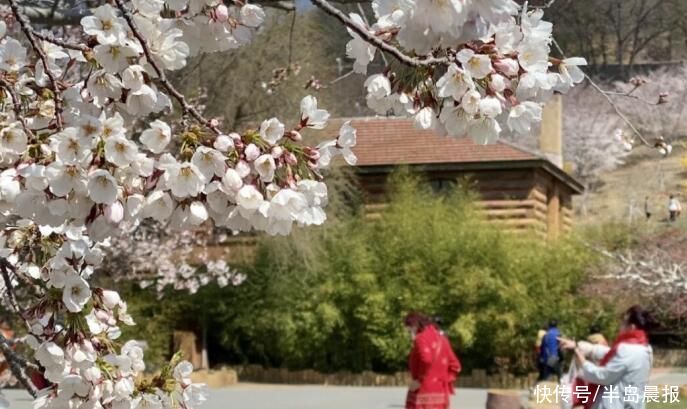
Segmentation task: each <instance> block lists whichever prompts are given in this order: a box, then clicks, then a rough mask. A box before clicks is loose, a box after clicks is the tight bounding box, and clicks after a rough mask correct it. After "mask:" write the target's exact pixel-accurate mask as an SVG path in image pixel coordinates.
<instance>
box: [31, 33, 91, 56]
mask: <svg viewBox="0 0 687 409" xmlns="http://www.w3.org/2000/svg"><path fill="white" fill-rule="evenodd" d="M33 35H34V36H36V38H40V39H41V40H43V41H46V42H48V43H53V44H55V45H59V46H60V47H62V48H66V49H69V50H74V51H81V52H82V53H85V52H87V51H90V50H91V48H90V47H89V46H87V45H85V44H76V43H70V42H68V41H64V40H61V39H59V38H55V36H53V35H52V34H44V33H39V32H38V31H35V30H34V32H33Z"/></svg>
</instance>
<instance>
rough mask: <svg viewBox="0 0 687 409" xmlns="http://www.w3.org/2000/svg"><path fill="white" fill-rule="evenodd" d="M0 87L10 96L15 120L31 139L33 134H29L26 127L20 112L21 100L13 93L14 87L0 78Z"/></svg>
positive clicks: (29, 130)
mask: <svg viewBox="0 0 687 409" xmlns="http://www.w3.org/2000/svg"><path fill="white" fill-rule="evenodd" d="M0 87H2V88H4V89H5V90H7V92H8V93H9V94H10V98H12V109H13V110H14V116H16V119H17V120H18V121H19V122H20V123H21V126H22V128H24V132H26V134H27V135H29V136H31V137H32V138H33V136H34V135H33V132H31V129H29V127H28V125H26V120H25V119H24V115H23V114H22V112H21V100H20V99H19V96H17V93H16V92H15V91H14V86H13V85H12V84H10V83H9V82H8V81H7V80H6V79H4V78H0Z"/></svg>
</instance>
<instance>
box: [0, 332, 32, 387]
mask: <svg viewBox="0 0 687 409" xmlns="http://www.w3.org/2000/svg"><path fill="white" fill-rule="evenodd" d="M0 351H2V353H3V355H5V358H6V359H7V363H8V364H9V366H10V370H11V371H12V375H14V377H15V378H17V379H18V380H19V382H21V384H22V386H24V388H25V389H26V391H27V392H29V394H30V395H31V396H32V397H33V398H35V397H36V396H37V395H38V391H37V390H36V387H35V386H34V385H33V383H32V382H31V380H30V379H29V377H28V376H26V372H25V371H24V368H23V367H22V365H23V366H24V367H28V366H29V365H28V364H29V362H28V361H27V360H26V359H25V358H24V357H23V356H21V355H19V354H18V353H17V352H15V351H14V350H13V349H12V347H11V346H10V341H9V340H8V339H7V338H5V336H4V335H3V334H2V332H0Z"/></svg>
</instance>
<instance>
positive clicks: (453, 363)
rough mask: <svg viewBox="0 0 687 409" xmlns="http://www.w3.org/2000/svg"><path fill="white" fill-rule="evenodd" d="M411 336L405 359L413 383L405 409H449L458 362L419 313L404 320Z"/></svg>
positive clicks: (432, 323)
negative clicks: (409, 349)
mask: <svg viewBox="0 0 687 409" xmlns="http://www.w3.org/2000/svg"><path fill="white" fill-rule="evenodd" d="M403 323H404V324H405V326H406V328H407V329H408V331H409V332H410V333H411V335H412V336H413V348H412V350H411V351H410V357H409V359H408V367H409V368H408V369H409V370H410V375H411V377H412V380H411V382H410V385H409V387H408V395H407V397H406V409H448V407H449V396H450V395H453V393H454V390H453V384H454V382H455V381H456V379H457V378H458V374H459V373H460V369H461V367H460V361H458V358H457V357H456V354H455V353H454V352H453V349H451V344H450V342H449V341H448V339H447V338H446V337H445V336H443V335H442V334H441V333H440V332H439V329H438V328H437V327H436V324H435V323H434V322H433V320H432V319H431V318H430V317H428V316H426V315H424V314H420V313H418V312H411V313H409V314H408V315H407V316H406V317H405V319H404V320H403Z"/></svg>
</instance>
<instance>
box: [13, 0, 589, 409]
mask: <svg viewBox="0 0 687 409" xmlns="http://www.w3.org/2000/svg"><path fill="white" fill-rule="evenodd" d="M312 2H313V4H315V5H316V6H317V7H319V8H320V9H322V10H324V11H325V12H327V13H329V14H331V15H333V16H334V17H336V18H337V19H338V20H339V21H340V22H341V23H343V24H344V25H345V26H346V27H347V28H348V30H349V32H350V34H351V36H352V39H351V40H350V42H349V43H348V45H347V47H346V53H347V55H348V56H349V57H350V58H352V59H354V61H355V62H354V64H355V70H356V71H357V72H360V73H365V72H366V70H367V66H368V64H369V63H370V62H371V61H372V60H373V59H374V58H375V55H376V54H377V52H378V51H379V52H381V53H384V54H386V55H387V56H388V58H389V60H390V62H391V64H390V65H389V66H388V67H387V69H386V70H384V72H383V73H381V74H373V75H371V76H370V77H369V78H368V80H367V82H366V88H367V91H368V96H367V102H368V104H369V106H370V107H372V108H373V109H375V110H376V111H377V112H380V113H387V112H390V111H393V112H395V113H397V114H407V115H412V116H413V117H414V119H415V123H416V124H417V126H418V127H420V128H424V129H435V130H436V131H437V132H440V133H446V134H449V135H454V136H462V135H465V134H469V135H471V136H473V137H474V138H476V139H478V140H480V141H483V142H488V141H492V140H494V139H496V138H497V137H498V136H499V134H500V133H501V130H502V129H504V128H508V129H509V130H511V131H513V132H516V133H520V134H526V133H528V132H530V130H531V128H532V126H533V125H534V124H536V123H537V122H538V121H539V120H540V119H541V110H542V104H543V103H544V102H545V101H546V100H547V98H548V97H549V96H550V95H552V93H553V92H554V91H560V92H565V91H567V90H569V89H570V88H571V87H572V86H573V85H574V84H575V83H578V82H580V81H582V79H583V78H584V77H583V74H582V71H581V70H580V68H579V66H580V65H584V64H585V61H584V60H583V59H580V58H569V59H563V60H561V59H556V58H552V57H550V56H549V51H550V44H551V41H552V39H551V31H552V26H551V24H550V23H547V22H546V21H544V20H543V19H542V17H543V11H542V10H541V9H535V10H530V9H528V7H527V6H524V7H520V6H518V5H517V4H516V3H515V2H514V1H512V0H479V1H477V0H465V1H445V2H442V1H433V0H374V1H373V3H372V6H373V10H374V12H375V18H376V21H374V23H373V24H372V25H367V24H366V23H365V22H364V20H363V19H362V18H361V17H360V16H359V15H357V14H355V13H352V14H350V15H346V14H344V13H342V12H341V11H340V10H338V9H336V8H335V7H334V6H333V5H332V4H331V3H329V2H328V1H327V0H312ZM8 3H9V9H7V10H5V11H6V14H7V18H6V19H5V21H4V22H1V23H0V37H1V38H2V40H1V42H0V89H2V93H1V94H0V96H1V97H2V100H3V104H2V111H1V114H0V121H1V122H2V124H1V129H0V169H1V173H0V211H1V212H2V215H3V218H4V226H3V230H2V234H1V236H0V257H1V258H0V261H1V264H0V267H1V268H0V270H1V272H2V276H3V280H2V281H3V283H4V289H3V293H4V298H3V301H4V305H5V306H6V308H8V309H10V310H11V311H13V312H14V313H15V314H16V315H17V316H18V317H19V318H20V319H21V321H23V323H24V324H25V326H26V329H27V331H28V332H29V335H28V336H27V337H26V341H25V343H26V345H27V346H28V349H30V352H29V353H27V354H19V353H17V352H14V351H13V350H12V349H10V348H9V347H8V343H7V341H6V340H4V339H0V349H1V350H2V351H3V352H4V353H5V355H6V356H7V359H8V360H9V361H10V363H11V367H12V368H13V372H14V374H15V376H17V378H18V379H20V381H21V382H22V383H23V385H24V386H25V387H26V388H27V390H29V392H31V393H32V394H33V395H34V396H35V397H36V400H35V402H34V407H35V408H112V409H123V408H127V409H128V408H177V407H180V408H193V407H196V406H198V405H199V404H200V403H202V402H203V401H204V400H205V399H206V398H205V390H204V388H203V386H202V385H196V384H193V383H192V382H191V381H190V378H189V375H190V373H191V371H192V367H191V365H190V364H189V363H187V362H183V361H180V360H179V359H178V358H177V357H175V358H174V359H173V360H172V362H171V363H170V365H169V366H168V367H165V368H164V369H163V370H162V371H161V372H160V373H159V374H157V375H155V376H153V377H143V376H140V375H141V373H142V372H143V371H144V370H145V364H144V361H143V352H142V349H141V348H140V345H139V344H138V343H136V342H135V341H127V342H122V343H120V341H119V337H120V334H121V331H120V328H119V326H120V325H133V324H134V322H133V319H132V317H131V316H130V315H129V314H128V313H127V305H126V303H125V301H124V300H122V299H121V298H120V296H119V294H118V293H116V292H114V291H110V290H107V289H103V288H97V287H93V286H91V284H90V283H89V282H90V281H91V280H90V279H91V277H92V274H93V272H94V270H95V269H96V268H98V267H99V266H101V265H102V263H103V259H104V258H105V257H116V255H114V256H113V255H110V254H107V252H106V248H105V245H107V244H108V243H109V242H110V241H111V240H120V239H117V238H114V239H113V237H116V236H117V234H118V233H120V232H122V231H127V229H131V228H135V227H137V226H139V225H141V224H142V223H144V222H146V220H147V219H152V220H155V221H157V222H158V223H161V224H163V225H164V226H165V229H170V230H174V231H183V230H192V229H196V227H197V226H201V225H214V226H217V227H221V228H225V229H228V230H232V231H249V230H256V231H263V232H266V233H268V234H284V235H285V234H288V233H289V232H290V231H291V229H292V226H293V225H294V224H298V225H305V226H307V225H319V224H321V223H323V222H324V221H325V219H326V215H325V213H324V210H323V208H324V207H325V206H326V204H327V188H326V185H325V184H324V182H323V175H324V173H323V170H324V168H326V167H327V165H328V164H329V163H330V161H331V160H332V159H333V158H334V157H335V156H338V155H341V156H343V158H344V159H345V160H346V162H347V163H349V164H354V163H355V155H354V153H353V150H352V148H353V147H354V146H355V142H356V131H355V129H354V128H353V127H351V126H350V124H344V125H343V126H342V127H341V129H340V130H339V133H338V137H337V138H336V139H334V140H332V141H329V142H324V143H322V144H321V145H319V146H317V147H313V146H305V145H304V144H303V143H301V135H300V132H301V131H302V130H303V129H305V128H313V129H323V128H325V126H326V124H327V120H328V118H329V113H328V112H327V111H326V110H323V109H321V108H320V107H319V106H318V104H317V100H316V99H315V98H314V97H312V96H307V97H305V98H303V100H302V101H301V103H300V115H299V116H298V117H297V118H295V121H294V122H293V125H291V126H287V125H285V124H284V123H283V122H282V121H280V120H279V119H277V118H268V119H266V120H264V121H262V123H261V124H260V126H259V128H257V129H252V130H248V131H246V132H243V133H236V132H230V131H229V130H225V129H222V123H221V120H219V119H215V118H206V117H205V116H204V115H203V113H202V112H201V110H200V109H199V108H198V107H196V106H194V105H193V104H192V103H191V102H189V99H187V98H186V97H185V96H184V95H183V94H181V93H180V92H179V91H178V90H177V89H176V88H175V86H174V85H173V84H172V83H171V82H170V80H169V79H168V78H167V72H168V71H174V70H178V69H180V68H182V67H184V66H185V64H186V61H187V59H188V57H190V56H194V55H197V54H200V53H208V52H215V51H226V50H231V49H235V48H238V47H241V46H244V45H247V44H248V43H250V41H251V38H252V37H253V36H254V35H255V33H256V31H257V29H258V27H260V25H261V24H262V22H263V20H264V18H265V12H264V11H263V9H262V8H261V7H260V6H258V5H254V4H246V3H244V2H239V1H236V2H233V3H232V2H227V3H226V4H225V2H223V1H220V0H130V1H129V0H112V1H110V2H108V3H105V4H102V2H100V3H101V5H99V6H98V7H96V8H93V9H89V8H88V6H89V5H91V4H93V3H98V1H93V2H86V3H83V2H82V3H81V4H80V5H79V7H72V8H69V9H68V10H62V9H61V8H60V2H55V3H53V5H54V6H55V7H54V8H53V9H52V10H50V9H47V11H46V10H44V9H41V6H42V5H43V4H44V3H46V1H44V0H41V1H23V2H21V1H20V0H8ZM64 3H66V4H68V5H70V6H71V5H73V3H74V1H66V0H65V2H64ZM77 3H78V2H77ZM266 4H271V5H274V6H277V7H279V6H280V3H279V2H269V1H267V2H266ZM29 16H31V17H32V18H35V20H34V21H33V22H32V21H31V19H30V18H29ZM51 18H52V19H53V20H59V19H62V21H61V23H64V24H67V25H69V24H72V25H71V26H68V27H66V28H65V27H59V28H58V27H56V26H53V25H50V24H48V25H45V23H50V22H51V21H53V20H51ZM39 23H41V24H44V26H43V29H42V30H41V29H37V28H36V27H37V26H34V24H39ZM15 37H16V38H20V39H16V38H15ZM174 107H177V108H179V110H180V112H181V120H180V121H175V120H174V117H173V116H170V113H171V111H172V109H173V108H174ZM180 237H183V236H180ZM144 241H146V240H144ZM185 244H186V243H185ZM161 248H164V249H163V250H161ZM131 251H132V252H133V253H134V254H135V253H136V252H139V251H140V252H143V254H142V255H141V256H145V254H150V255H151V256H157V253H156V252H157V251H161V252H162V254H165V255H163V256H162V257H163V260H162V261H163V264H164V263H174V261H173V259H172V258H171V257H172V256H170V251H171V249H170V248H169V245H168V244H165V243H160V242H156V241H155V239H151V240H150V241H148V242H147V243H146V244H145V245H143V248H141V249H138V248H136V249H134V248H131ZM165 257H167V260H166V261H165V260H164V258H165ZM182 266H183V264H182ZM120 268H121V269H131V268H140V266H138V267H137V265H136V264H133V265H129V266H127V265H122V266H120ZM205 268H206V269H208V271H209V270H213V273H212V274H216V275H217V276H218V278H217V279H218V280H220V279H222V280H227V281H229V280H235V279H238V278H237V277H238V276H236V275H232V274H231V273H228V272H227V270H226V268H225V267H224V266H211V265H210V264H209V263H207V264H206V265H205ZM125 273H126V272H125ZM186 278H187V277H184V276H183V274H182V277H177V276H176V272H175V273H174V274H172V276H170V277H167V276H166V275H165V274H164V273H163V277H162V281H163V282H165V283H170V284H172V285H174V286H177V283H178V282H179V281H180V280H181V281H183V280H184V279H186ZM189 286H190V287H191V289H192V288H193V287H195V286H196V284H190V285H189ZM182 287H186V285H182ZM24 355H26V356H24ZM36 364H39V365H40V366H37V365H36ZM37 368H41V369H37ZM27 371H34V372H35V371H39V372H40V373H42V376H44V377H45V378H46V379H47V380H48V381H49V382H50V386H47V387H45V388H44V389H43V390H41V391H36V390H35V387H34V385H33V384H32V382H31V380H30V379H29V377H28V376H27V374H26V372H27Z"/></svg>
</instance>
